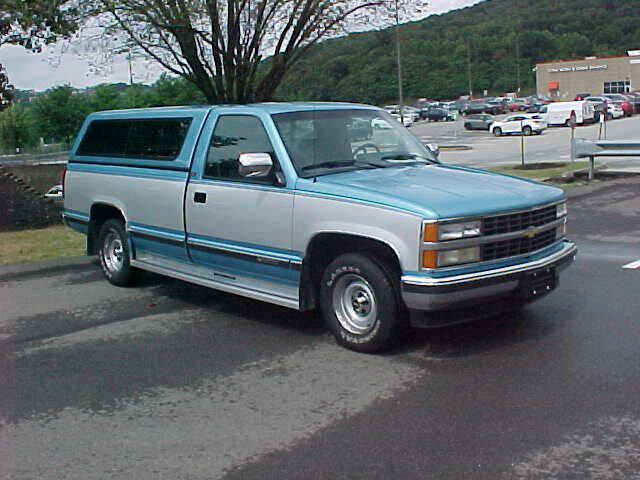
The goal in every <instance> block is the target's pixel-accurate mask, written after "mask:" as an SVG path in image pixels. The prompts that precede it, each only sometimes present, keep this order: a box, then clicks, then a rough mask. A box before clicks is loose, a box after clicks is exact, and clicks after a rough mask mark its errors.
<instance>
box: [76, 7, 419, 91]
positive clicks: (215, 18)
mask: <svg viewBox="0 0 640 480" xmlns="http://www.w3.org/2000/svg"><path fill="white" fill-rule="evenodd" d="M81 3H82V5H83V8H84V12H83V14H84V15H86V16H93V17H96V16H97V17H99V18H101V19H102V20H103V21H104V22H105V23H106V24H107V25H108V31H110V32H111V33H112V34H113V35H117V32H125V34H126V37H127V42H128V43H129V44H130V45H132V46H134V47H135V48H137V49H138V51H140V52H143V53H144V54H145V55H146V56H148V57H150V58H152V59H154V60H155V61H156V62H158V63H159V64H160V65H162V66H163V67H164V68H165V69H166V70H168V71H169V72H172V73H174V74H176V75H179V76H181V77H183V78H184V79H186V80H188V81H189V82H191V83H193V84H194V85H195V86H196V87H197V88H198V89H199V90H200V91H201V92H202V94H203V95H204V97H205V98H206V100H207V101H208V102H210V103H247V102H254V101H264V100H271V99H272V98H273V96H274V93H275V91H276V89H277V88H278V86H279V85H280V83H281V82H282V80H283V78H284V76H285V75H286V73H287V72H288V71H289V70H290V68H291V66H292V65H294V64H295V63H296V62H298V61H299V60H300V58H302V57H303V56H304V55H305V54H306V53H307V51H308V50H309V48H311V47H312V46H313V45H315V44H316V43H318V42H319V41H320V40H322V39H324V38H328V37H330V36H334V35H337V34H339V33H340V32H342V31H344V28H345V26H346V24H347V22H351V24H366V25H367V26H368V27H375V25H376V23H377V22H378V23H379V19H381V18H386V17H387V16H384V15H378V13H380V11H389V9H391V8H394V5H395V3H396V2H395V0H393V1H392V0H117V1H116V0H86V1H84V2H81ZM401 3H402V4H403V5H404V6H405V8H404V10H405V11H409V10H411V8H409V6H411V5H414V4H415V5H416V8H415V9H414V10H415V12H416V13H419V12H420V11H421V8H420V6H421V5H424V3H425V2H423V1H421V0H402V1H401ZM120 51H122V49H120ZM267 57H269V58H268V60H267V61H265V58H267Z"/></svg>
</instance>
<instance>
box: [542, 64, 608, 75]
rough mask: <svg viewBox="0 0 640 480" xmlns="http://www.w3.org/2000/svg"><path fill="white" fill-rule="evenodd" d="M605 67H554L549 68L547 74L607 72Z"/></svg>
mask: <svg viewBox="0 0 640 480" xmlns="http://www.w3.org/2000/svg"><path fill="white" fill-rule="evenodd" d="M608 68H609V67H608V66H607V65H579V66H577V67H576V66H573V67H554V68H549V69H548V70H547V71H548V72H549V73H561V72H589V71H592V70H607V69H608Z"/></svg>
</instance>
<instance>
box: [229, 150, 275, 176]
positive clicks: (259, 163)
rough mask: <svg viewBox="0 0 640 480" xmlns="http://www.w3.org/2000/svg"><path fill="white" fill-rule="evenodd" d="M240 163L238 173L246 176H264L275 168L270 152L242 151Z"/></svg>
mask: <svg viewBox="0 0 640 480" xmlns="http://www.w3.org/2000/svg"><path fill="white" fill-rule="evenodd" d="M238 163H240V165H239V167H238V173H239V174H240V176H241V177H245V178H264V177H266V176H268V175H269V173H271V169H272V168H273V160H271V155H269V154H268V153H241V154H240V157H239V158H238Z"/></svg>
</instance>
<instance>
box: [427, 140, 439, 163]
mask: <svg viewBox="0 0 640 480" xmlns="http://www.w3.org/2000/svg"><path fill="white" fill-rule="evenodd" d="M426 147H427V148H428V149H429V151H430V152H431V153H432V154H433V156H434V157H436V160H437V159H438V157H440V147H438V145H436V144H435V143H427V144H426Z"/></svg>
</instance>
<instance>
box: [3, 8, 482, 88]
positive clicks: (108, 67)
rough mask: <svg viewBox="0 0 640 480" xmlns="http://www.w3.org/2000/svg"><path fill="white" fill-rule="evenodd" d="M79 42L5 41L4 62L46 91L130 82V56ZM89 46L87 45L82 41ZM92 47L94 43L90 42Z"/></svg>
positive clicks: (140, 68)
mask: <svg viewBox="0 0 640 480" xmlns="http://www.w3.org/2000/svg"><path fill="white" fill-rule="evenodd" d="M479 1H480V0H431V1H430V2H429V10H428V14H430V15H431V14H438V13H444V12H447V11H449V10H453V9H455V8H462V7H466V6H469V5H473V4H474V3H478V2H479ZM78 47H79V46H78V45H75V46H74V45H71V46H70V47H69V46H67V47H65V48H64V49H63V48H62V47H61V46H60V45H57V46H53V47H47V48H46V49H45V50H44V51H43V52H41V53H32V52H30V51H29V50H26V49H25V48H23V47H20V46H15V45H3V46H2V47H1V48H0V63H1V64H3V65H4V66H5V67H6V69H7V73H8V75H9V80H10V81H11V83H12V84H13V85H14V86H15V87H16V88H19V89H22V90H37V91H42V90H46V89H48V88H51V87H54V86H57V85H64V84H70V85H72V86H74V87H76V88H84V87H89V86H93V85H98V84H101V83H115V82H129V62H128V60H127V58H126V56H119V57H115V58H113V59H111V60H105V61H104V62H101V61H100V60H98V61H97V62H95V63H94V64H91V63H89V62H88V61H87V60H86V55H85V56H80V55H79V54H78ZM81 47H82V48H85V49H86V45H82V46H81ZM89 48H91V46H89ZM132 70H133V79H134V81H135V82H138V83H153V82H154V81H155V80H156V79H157V78H158V77H159V76H160V75H161V74H162V72H163V69H162V68H161V67H160V66H158V65H157V64H155V63H153V62H150V61H148V60H143V59H134V60H133V61H132Z"/></svg>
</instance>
